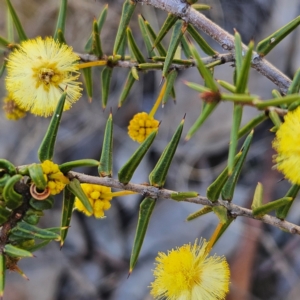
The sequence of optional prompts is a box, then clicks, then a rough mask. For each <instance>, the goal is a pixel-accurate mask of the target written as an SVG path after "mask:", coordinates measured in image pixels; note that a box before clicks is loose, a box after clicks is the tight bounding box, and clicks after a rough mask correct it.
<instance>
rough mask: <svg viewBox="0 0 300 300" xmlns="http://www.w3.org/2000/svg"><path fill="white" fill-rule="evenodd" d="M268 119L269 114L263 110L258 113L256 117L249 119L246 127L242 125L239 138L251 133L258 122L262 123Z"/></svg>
mask: <svg viewBox="0 0 300 300" xmlns="http://www.w3.org/2000/svg"><path fill="white" fill-rule="evenodd" d="M266 119H268V116H267V115H266V114H265V113H264V112H263V113H260V114H259V115H257V116H256V117H255V118H253V119H252V120H251V121H249V122H248V123H247V124H246V125H245V126H244V127H242V128H241V129H240V130H239V132H238V139H240V138H241V137H242V136H244V135H246V134H247V133H249V132H250V131H251V130H252V129H253V128H255V127H256V126H257V125H258V124H260V123H262V122H263V121H265V120H266Z"/></svg>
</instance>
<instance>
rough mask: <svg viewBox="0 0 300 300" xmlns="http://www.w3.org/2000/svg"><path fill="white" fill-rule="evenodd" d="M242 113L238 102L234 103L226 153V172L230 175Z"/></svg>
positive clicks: (241, 107)
mask: <svg viewBox="0 0 300 300" xmlns="http://www.w3.org/2000/svg"><path fill="white" fill-rule="evenodd" d="M242 115H243V106H242V105H240V104H236V103H235V104H234V108H233V120H232V127H231V132H230V143H229V153H228V174H229V175H231V173H232V171H233V166H234V157H235V155H236V148H237V143H238V132H239V128H240V125H241V120H242Z"/></svg>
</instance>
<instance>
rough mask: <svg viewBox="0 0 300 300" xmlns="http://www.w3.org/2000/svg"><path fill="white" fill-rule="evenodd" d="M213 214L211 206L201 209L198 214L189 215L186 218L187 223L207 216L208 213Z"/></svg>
mask: <svg viewBox="0 0 300 300" xmlns="http://www.w3.org/2000/svg"><path fill="white" fill-rule="evenodd" d="M210 212H212V207H211V206H204V207H202V208H201V209H199V210H197V211H196V212H194V213H192V214H190V215H188V217H187V218H186V221H192V220H194V219H196V218H198V217H201V216H203V215H206V214H208V213H210Z"/></svg>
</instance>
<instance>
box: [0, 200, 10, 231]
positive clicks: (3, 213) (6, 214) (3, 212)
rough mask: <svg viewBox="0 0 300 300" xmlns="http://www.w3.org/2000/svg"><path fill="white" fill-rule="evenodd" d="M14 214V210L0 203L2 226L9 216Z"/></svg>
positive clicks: (0, 224)
mask: <svg viewBox="0 0 300 300" xmlns="http://www.w3.org/2000/svg"><path fill="white" fill-rule="evenodd" d="M11 215H12V211H11V210H8V209H6V208H5V207H4V206H1V205H0V226H2V225H3V224H4V223H5V222H7V220H8V218H9V217H10V216H11Z"/></svg>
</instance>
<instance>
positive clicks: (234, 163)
mask: <svg viewBox="0 0 300 300" xmlns="http://www.w3.org/2000/svg"><path fill="white" fill-rule="evenodd" d="M140 2H142V1H140ZM195 2H196V1H193V0H190V1H187V5H189V6H191V8H189V9H196V10H206V9H209V8H210V7H209V6H207V5H203V4H194V3H195ZM6 3H7V7H8V10H9V13H10V16H11V19H12V21H13V23H14V26H15V29H16V31H17V33H18V36H19V42H22V41H25V40H27V36H26V34H25V31H24V29H23V27H22V22H21V21H20V19H19V18H18V16H17V13H16V11H15V9H14V7H13V5H12V3H11V1H10V0H6ZM136 6H138V1H133V0H125V1H124V4H123V9H122V15H121V17H120V22H119V27H118V30H117V33H116V36H115V40H114V46H113V49H111V53H104V50H103V47H102V46H103V40H102V39H101V36H100V34H101V31H102V29H103V28H104V27H105V21H106V18H107V13H108V5H106V6H105V7H104V8H103V10H102V11H101V13H100V16H99V18H98V20H94V21H93V22H92V26H91V28H92V31H91V33H90V36H89V38H88V40H87V43H86V45H85V48H84V49H85V52H86V53H84V54H82V55H81V56H82V57H85V56H84V55H87V57H88V59H87V61H85V60H84V59H83V58H81V61H80V63H79V64H78V69H83V70H82V73H83V76H84V80H85V90H86V92H87V95H88V97H89V99H90V101H91V100H92V97H93V75H94V73H93V70H92V68H93V67H99V66H100V67H101V66H103V68H102V70H101V95H102V109H103V110H104V109H105V108H106V106H107V105H108V100H109V96H110V95H111V79H112V76H113V74H115V73H116V72H117V68H120V67H123V68H128V73H127V74H128V75H127V79H126V81H125V82H124V83H123V88H122V91H121V94H120V96H119V100H118V108H120V107H121V106H123V105H124V103H125V100H126V99H127V97H128V95H129V93H130V91H131V89H132V86H133V84H134V83H135V82H136V81H138V80H139V79H140V76H142V75H143V73H146V72H152V71H154V72H156V71H157V70H158V72H162V79H163V80H166V82H165V85H164V86H163V89H162V94H161V95H160V96H161V99H160V100H161V102H162V106H163V107H164V106H165V105H169V103H167V100H168V98H169V97H170V96H171V97H172V98H174V99H175V89H174V87H175V86H177V85H179V84H180V83H179V82H178V80H177V81H176V79H177V76H178V75H179V74H180V75H181V74H183V75H182V76H184V74H186V73H185V72H188V71H189V69H190V68H197V70H198V73H199V74H198V75H199V76H198V78H197V79H195V82H199V81H200V82H201V81H203V84H199V83H194V82H187V81H185V82H184V83H185V85H186V86H188V87H189V88H191V89H193V90H195V91H196V92H198V93H200V98H201V101H202V104H203V106H202V107H203V108H202V110H201V111H199V117H198V118H197V119H196V120H192V121H193V125H192V127H191V128H189V129H188V132H187V135H186V141H188V140H189V139H191V138H192V137H193V136H194V135H195V134H196V133H197V132H198V131H201V126H202V125H203V123H204V122H205V121H206V120H207V119H208V118H209V116H211V115H212V114H213V113H214V111H215V109H216V108H217V107H218V105H219V104H220V102H222V101H228V102H232V107H233V113H232V127H231V134H230V137H228V141H229V147H228V161H227V166H226V167H224V170H223V171H222V172H221V173H220V174H217V175H216V179H214V180H213V182H212V183H211V184H210V185H209V186H208V187H207V195H206V197H202V196H200V195H199V191H185V192H180V191H172V190H166V189H164V186H165V184H166V182H167V179H168V174H169V169H170V166H171V163H172V161H173V160H174V159H176V156H175V152H176V150H177V148H179V145H180V139H181V135H182V132H183V125H184V119H183V120H182V121H181V122H180V124H179V126H178V127H177V128H176V129H174V130H173V132H174V134H173V136H172V138H171V139H170V142H169V143H168V144H167V145H166V146H165V148H164V149H163V151H162V154H161V156H160V158H159V160H158V162H157V163H156V165H155V166H154V168H153V170H152V171H151V173H150V174H147V175H149V184H143V189H141V187H140V186H141V185H137V184H135V183H132V182H130V180H131V179H132V177H133V175H134V172H135V171H136V169H137V168H138V166H139V165H140V164H141V162H142V160H143V159H145V156H146V154H147V151H148V150H149V148H150V147H151V146H152V145H153V143H155V139H156V137H157V134H158V129H157V128H156V129H154V130H153V131H152V132H148V133H147V136H146V138H145V140H144V141H143V142H142V143H141V145H140V146H139V147H138V148H137V149H136V151H135V152H134V153H133V154H132V156H131V157H130V158H129V159H128V160H127V161H126V162H125V164H124V165H123V166H122V167H121V168H120V169H119V170H118V180H116V179H114V178H113V168H114V165H113V140H114V132H113V125H114V120H113V118H112V113H110V115H109V117H108V120H107V123H106V128H105V133H104V137H103V144H102V152H101V155H100V160H99V161H96V160H94V159H90V158H87V159H81V160H76V161H66V162H64V163H62V164H60V165H59V166H58V169H59V171H60V173H62V174H59V175H57V174H56V175H52V176H53V178H52V179H53V181H55V180H58V181H59V180H60V179H61V178H62V176H65V180H67V181H68V182H67V183H66V182H65V183H64V185H63V187H62V189H61V190H62V191H63V204H62V213H61V224H60V226H59V227H55V228H44V229H42V228H40V227H38V225H39V221H40V218H41V217H42V216H43V211H44V210H46V209H49V210H51V209H52V208H53V206H54V201H55V199H54V197H53V196H50V195H49V194H50V192H49V191H50V188H49V178H51V175H50V177H49V178H47V176H46V175H48V173H47V172H45V171H44V170H43V168H42V165H41V164H40V163H38V164H37V163H32V164H29V165H26V166H22V167H16V166H15V165H14V164H13V163H12V162H9V161H8V160H6V159H0V225H1V226H2V231H1V236H0V239H1V245H0V268H1V270H0V297H2V296H3V291H4V285H5V271H6V269H11V270H19V269H18V267H17V262H18V260H19V259H21V258H25V257H32V256H33V254H32V252H33V251H36V250H38V249H40V248H43V247H44V246H46V245H47V244H48V243H49V242H50V241H56V242H60V246H61V247H62V246H63V245H64V243H65V240H66V237H67V234H68V230H69V226H70V222H71V218H72V215H73V211H74V209H76V202H75V201H77V200H78V201H79V202H80V203H81V205H82V206H83V207H84V209H85V210H86V211H87V213H88V214H91V215H92V214H93V211H94V209H95V208H94V206H93V204H92V203H91V200H90V198H89V197H88V196H87V194H86V193H85V191H84V190H83V188H82V186H81V183H90V184H97V185H103V186H108V187H117V188H119V189H122V190H123V191H126V190H128V191H132V192H135V193H139V194H141V195H143V198H144V199H143V200H142V202H141V205H140V211H139V217H138V224H137V228H136V235H135V239H134V244H133V248H132V253H131V258H130V266H129V273H131V272H132V271H133V269H134V267H135V265H136V263H137V261H138V257H139V254H140V250H141V248H142V245H143V242H144V239H145V237H146V233H147V228H148V225H149V222H150V219H151V215H152V212H153V209H154V207H155V204H156V203H157V202H158V201H159V200H160V199H159V198H167V199H172V200H175V201H187V202H196V203H198V204H199V203H200V204H203V205H204V207H202V208H201V209H200V210H197V211H196V212H195V213H192V214H190V215H189V216H188V217H187V221H191V220H194V219H195V218H198V217H200V216H203V215H205V214H207V213H211V212H212V213H214V214H215V215H216V216H217V217H218V218H219V225H218V226H217V228H216V229H215V231H214V233H213V235H212V237H211V239H210V241H209V247H210V248H211V247H213V245H214V244H215V243H216V242H217V241H218V240H219V239H220V237H221V236H222V235H223V234H225V233H226V230H227V228H228V227H229V225H230V224H231V223H232V221H233V218H234V217H233V216H232V215H231V212H232V211H233V210H234V206H233V205H234V204H233V203H232V202H234V197H233V196H234V191H235V189H236V185H237V182H238V179H239V175H240V173H241V170H242V168H243V167H244V165H245V162H246V160H247V154H248V150H249V148H250V144H251V141H252V138H253V134H254V131H253V130H254V129H255V128H256V127H257V126H258V125H259V124H261V123H262V122H263V121H265V120H266V119H270V120H271V121H272V122H273V124H274V127H273V128H272V129H271V130H272V131H274V132H276V131H277V130H278V129H279V128H280V126H281V125H282V122H283V118H282V115H285V114H286V113H287V111H288V110H294V109H296V108H297V107H298V106H299V104H300V96H299V88H300V84H299V78H300V69H298V71H297V72H296V74H295V76H294V79H293V81H291V83H290V85H289V87H287V89H286V90H285V92H283V91H282V90H281V93H280V92H279V91H277V90H274V91H273V92H272V97H273V98H272V99H269V100H261V99H260V98H259V97H258V96H257V95H254V94H251V93H250V91H249V88H248V83H249V72H250V68H251V67H253V66H254V65H255V64H254V58H256V59H261V57H262V56H264V55H266V54H268V53H269V52H270V51H271V50H272V49H273V48H274V47H275V46H276V45H277V44H278V43H279V42H280V41H281V40H282V39H283V38H284V37H285V36H287V35H288V34H289V33H290V32H292V31H293V30H294V29H295V28H296V27H297V26H298V25H299V22H300V18H299V17H297V18H296V19H294V20H292V21H291V22H290V23H288V24H287V25H286V26H284V27H282V28H280V29H279V30H277V31H276V32H275V33H273V34H272V35H270V36H269V37H267V38H266V39H264V40H262V41H261V42H259V43H258V45H257V47H256V50H257V52H258V53H256V52H254V43H253V41H251V42H250V43H249V45H248V47H246V46H245V45H243V44H242V38H241V36H240V34H239V33H238V32H237V31H236V32H235V35H234V37H232V41H231V42H232V43H233V44H234V53H231V52H230V53H228V54H233V56H232V58H231V60H229V62H232V63H234V64H235V65H234V66H235V69H234V72H233V73H234V74H233V78H234V80H233V83H231V82H229V81H230V79H229V78H228V80H216V79H215V77H214V68H217V67H219V66H220V65H221V64H223V63H225V62H224V57H223V56H221V55H220V54H219V53H218V52H217V51H216V50H214V49H213V48H212V47H211V46H210V45H209V43H208V42H207V41H206V39H204V37H203V35H202V32H199V31H198V29H196V28H195V25H196V24H188V23H187V21H186V20H187V19H186V18H185V19H182V18H181V16H180V14H178V15H173V14H171V13H169V14H168V15H167V17H166V20H165V22H164V23H163V25H162V26H161V28H160V30H159V32H158V33H157V34H156V33H155V31H154V30H153V28H152V26H151V24H150V22H148V21H147V20H146V19H144V17H143V16H141V15H139V16H137V18H138V24H139V30H140V35H141V37H142V41H143V42H144V44H145V47H146V53H143V47H141V45H139V40H138V39H136V38H134V36H135V35H136V32H132V29H131V28H130V27H129V24H130V21H131V19H132V18H136V16H135V14H134V12H135V8H136ZM67 11H68V5H67V1H66V0H62V1H61V6H60V9H59V15H58V19H57V23H56V28H55V30H54V35H53V37H54V39H55V40H57V41H58V43H60V46H61V44H63V43H66V41H65V37H64V36H65V30H66V29H67V28H65V27H66V26H65V24H66V15H67ZM169 31H172V34H171V38H170V40H169V43H168V48H167V50H166V48H165V47H164V46H163V43H164V42H165V39H166V36H167V33H168V32H169ZM10 32H11V30H10ZM190 37H192V39H191V38H190ZM12 38H13V35H12V33H10V34H9V38H4V37H0V47H1V48H4V49H5V51H11V50H12V49H13V48H18V47H19V44H13V41H12V40H11V39H12ZM181 47H182V49H181ZM197 47H200V48H201V50H202V51H203V52H204V53H205V54H206V55H208V57H201V55H200V51H199V49H198V48H197ZM81 56H80V57H81ZM5 64H6V62H4V64H3V66H2V67H1V70H0V75H2V73H3V72H4V71H5ZM21 67H22V66H20V68H21ZM76 70H77V69H76ZM44 71H45V70H44ZM42 76H46V79H47V80H48V77H51V76H53V77H54V75H53V74H52V73H51V70H50V71H48V70H47V71H46V75H45V74H44V73H43V74H42V75H40V77H42ZM47 76H48V77H47ZM51 78H52V77H51ZM39 80H41V78H39ZM97 80H98V82H99V81H100V79H99V78H97ZM48 84H49V82H48ZM33 88H34V87H33ZM224 89H226V90H227V92H223V91H224ZM45 90H47V88H45ZM67 91H68V87H67V88H66V89H65V90H63V91H62V95H61V97H60V99H58V104H57V106H56V109H55V111H54V113H53V116H52V118H51V120H50V123H49V126H48V129H47V131H46V133H45V135H44V138H43V140H42V142H41V144H40V147H39V149H38V150H37V155H38V159H39V161H40V162H41V163H43V162H45V161H48V160H50V161H52V159H53V157H54V154H55V143H56V137H57V133H58V129H59V126H60V121H61V118H62V117H63V111H64V109H65V108H66V106H65V105H68V103H66V101H67V100H66V99H67ZM187 100H188V99H184V101H187ZM36 101H39V99H37V100H36ZM179 101H181V99H179ZM159 104H160V103H159ZM187 105H190V104H187ZM246 105H249V106H252V107H253V108H254V109H256V110H257V111H258V114H257V116H255V117H254V118H253V119H252V120H250V121H249V122H248V123H247V124H246V125H244V126H243V127H241V120H242V115H243V109H244V106H246ZM124 106H125V105H124ZM25 108H26V107H24V109H25ZM124 109H126V108H124ZM151 118H154V113H153V114H152V115H151ZM140 123H141V126H140V127H141V128H140V131H143V130H144V131H147V129H149V128H148V127H147V124H146V123H147V122H146V121H145V122H144V121H143V120H141V121H140ZM144 123H145V124H144ZM157 123H158V121H157ZM162 126H163V120H162ZM246 134H248V136H247V138H246V139H245V141H244V143H243V145H242V148H241V150H240V151H239V152H238V153H237V149H238V147H240V144H239V139H240V138H242V137H243V136H244V135H246ZM84 146H85V147H86V145H84ZM91 147H92V146H91ZM78 167H94V168H97V170H98V174H99V176H89V177H82V175H83V174H81V173H75V172H73V171H72V170H73V169H74V168H78ZM177 176H181V173H180V170H179V171H178V174H177ZM170 184H172V183H170ZM171 188H172V187H171ZM298 191H299V185H298V184H293V185H292V187H291V189H290V190H289V191H288V192H287V193H286V195H285V196H284V197H282V198H280V199H278V200H275V201H271V202H269V203H263V187H262V184H260V183H258V184H257V187H256V190H255V192H254V196H253V203H252V206H251V209H252V211H250V213H249V211H248V210H247V211H246V210H245V209H244V208H241V207H239V209H240V210H241V211H242V213H240V214H238V215H237V216H242V215H247V214H246V213H248V215H247V216H248V217H252V218H257V219H261V220H264V217H263V216H264V215H265V214H267V213H269V212H270V211H273V210H275V211H276V218H275V217H270V218H273V219H272V220H273V223H272V224H273V225H274V226H277V227H279V228H281V229H286V228H285V227H284V224H283V225H282V223H284V221H282V222H281V223H278V222H277V221H278V219H277V218H279V219H281V220H284V219H285V218H286V217H287V214H288V211H289V210H290V208H291V206H292V204H293V200H294V199H295V197H296V196H297V193H298ZM44 192H49V193H48V194H47V195H46V196H45V195H44V194H43V193H44ZM41 194H43V195H41ZM112 194H113V193H110V194H109V196H112ZM220 195H221V197H222V199H223V200H221V199H219V198H220ZM39 196H43V199H40V198H38V197H39ZM76 198H77V199H76ZM75 199H76V200H75ZM173 204H174V202H173ZM174 205H176V204H174ZM243 209H244V210H243ZM243 213H244V214H243ZM99 222H101V221H99ZM269 223H270V222H269ZM15 258H17V259H15ZM7 262H9V263H7ZM20 272H21V271H20Z"/></svg>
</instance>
